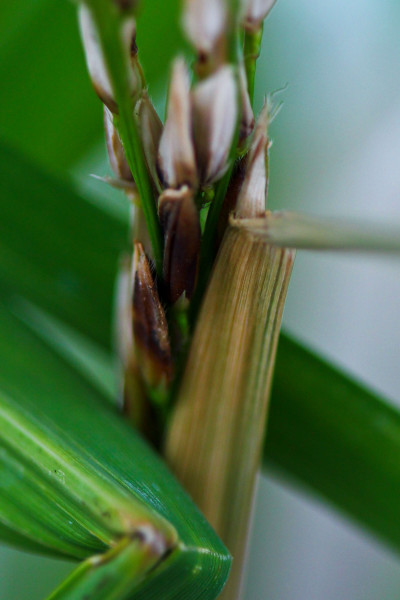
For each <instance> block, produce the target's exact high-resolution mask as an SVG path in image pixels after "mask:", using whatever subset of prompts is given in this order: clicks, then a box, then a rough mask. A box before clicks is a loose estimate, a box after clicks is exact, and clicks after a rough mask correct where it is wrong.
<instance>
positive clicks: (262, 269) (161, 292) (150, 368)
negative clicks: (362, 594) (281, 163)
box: [0, 0, 400, 600]
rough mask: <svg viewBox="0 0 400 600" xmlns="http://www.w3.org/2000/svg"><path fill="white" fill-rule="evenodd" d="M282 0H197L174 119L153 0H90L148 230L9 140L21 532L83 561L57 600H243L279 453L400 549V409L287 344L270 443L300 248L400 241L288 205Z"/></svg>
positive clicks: (1, 317)
mask: <svg viewBox="0 0 400 600" xmlns="http://www.w3.org/2000/svg"><path fill="white" fill-rule="evenodd" d="M273 4H274V2H271V1H265V2H259V3H258V2H252V1H251V0H246V1H244V0H243V1H242V2H238V1H233V0H232V2H225V1H224V0H210V1H205V0H203V1H202V2H200V1H199V0H186V1H185V2H184V3H183V5H182V13H181V24H182V31H183V33H184V35H185V36H186V39H187V41H188V44H189V49H188V51H187V54H186V55H185V56H183V55H178V56H176V57H174V60H173V62H172V64H171V65H170V72H169V73H170V75H169V84H168V91H167V93H166V96H167V110H166V116H165V119H164V120H163V121H162V120H161V119H160V116H159V115H158V113H157V111H156V109H155V107H154V105H153V102H152V98H151V96H150V94H149V90H148V86H147V83H146V73H145V70H144V69H143V67H142V64H141V62H140V44H139V43H138V40H137V33H138V32H137V22H136V17H137V11H138V7H137V5H136V2H133V1H129V0H128V1H125V0H124V1H122V0H113V1H112V0H85V1H82V2H79V3H78V6H77V10H78V18H79V27H80V32H81V37H82V42H83V47H84V50H85V56H86V62H87V67H88V73H89V76H90V79H91V82H92V84H93V87H94V90H95V91H96V93H97V95H98V96H99V98H100V100H101V102H102V103H103V105H104V127H105V139H106V146H107V151H108V156H109V161H110V165H111V168H112V170H113V176H112V177H106V178H104V179H105V181H104V184H105V185H111V186H113V187H116V188H118V189H120V191H121V194H124V195H125V198H126V200H125V202H126V205H127V206H129V207H130V212H131V219H130V224H129V227H127V223H125V224H124V225H123V224H121V222H119V221H118V220H116V219H113V218H111V217H110V215H109V214H107V213H104V212H102V211H101V210H99V209H98V208H97V207H93V206H90V205H88V204H86V203H85V202H84V201H82V200H81V198H80V197H79V196H78V195H77V194H76V193H75V192H73V191H72V190H71V189H68V188H67V187H65V186H63V185H62V184H61V183H56V182H55V181H53V180H52V179H51V178H50V179H48V178H46V177H43V175H42V174H41V173H40V172H39V171H38V170H37V169H36V168H35V166H33V165H31V164H29V162H27V161H26V160H25V159H21V158H20V157H17V156H15V155H14V154H13V152H10V151H9V150H8V149H4V150H2V154H3V157H2V158H3V160H2V171H3V179H4V181H5V183H6V185H7V189H8V198H7V202H4V203H3V205H2V208H1V210H2V234H1V244H2V246H3V250H4V251H3V253H2V255H3V258H2V259H0V261H1V262H0V269H1V272H2V275H1V277H2V284H3V289H4V292H3V294H2V304H1V311H0V329H1V352H2V359H3V368H2V370H1V380H0V381H1V404H0V419H1V421H2V423H1V438H0V444H1V453H0V456H1V463H0V464H1V478H0V488H1V496H0V534H1V537H2V539H3V540H4V541H5V542H7V543H10V544H13V545H16V546H18V547H22V548H25V549H27V550H32V551H35V552H42V553H44V554H47V555H51V556H59V557H65V558H69V559H73V560H75V561H79V565H78V566H77V567H76V569H75V570H74V571H73V572H72V574H71V575H70V576H69V577H68V578H67V579H66V580H65V581H64V582H63V583H61V585H60V586H59V587H58V588H57V589H56V590H55V591H54V592H53V593H52V594H51V595H50V596H49V598H51V599H56V598H60V599H75V600H79V599H80V600H83V599H89V598H93V599H99V600H100V599H102V598H104V600H111V599H112V598H115V599H120V600H123V599H125V598H140V599H141V598H143V599H145V598H146V599H147V598H153V597H158V598H162V599H164V598H165V600H167V599H168V598H171V599H172V598H176V599H178V598H204V599H206V598H209V599H210V600H211V599H213V598H217V597H221V598H226V599H227V600H228V599H234V598H239V597H240V595H241V589H242V576H243V565H244V559H245V555H246V543H247V537H248V531H249V526H250V521H251V508H252V504H253V499H254V490H255V481H256V475H257V472H258V470H259V468H260V464H261V461H262V459H263V457H264V460H267V458H269V460H272V461H274V462H275V463H277V464H279V465H280V466H281V467H282V468H284V469H286V470H287V471H288V472H290V473H292V474H293V475H295V476H297V477H299V478H301V479H303V480H304V481H305V482H307V483H308V484H309V485H312V486H313V487H314V488H316V489H317V490H318V491H319V492H320V493H322V494H324V495H327V496H328V497H329V498H330V499H331V500H333V501H334V502H335V503H336V504H337V505H338V506H339V507H340V508H342V509H343V510H344V511H346V512H348V513H350V514H352V515H353V516H354V518H356V519H357V520H359V521H362V522H363V523H364V524H365V525H366V526H367V527H369V528H370V529H372V530H374V531H375V532H376V533H378V534H379V535H380V536H382V537H383V538H385V539H387V540H388V541H389V542H391V543H392V544H395V545H398V543H399V533H398V532H397V528H396V526H395V523H396V517H397V508H396V501H395V499H396V493H395V492H396V490H397V488H398V476H397V467H396V464H394V463H393V460H392V457H393V456H394V455H397V454H398V448H397V446H398V443H399V442H398V440H399V435H398V433H399V426H400V421H399V415H398V413H397V412H396V411H395V410H393V409H391V408H389V406H388V405H386V404H385V403H384V402H383V401H382V400H379V399H378V398H376V397H375V396H374V395H373V394H371V393H369V392H368V391H366V390H365V389H363V388H361V387H360V386H358V385H357V384H355V383H353V382H351V381H349V380H348V379H347V378H346V377H345V376H344V375H342V374H340V373H338V372H336V371H335V370H334V369H333V368H331V367H330V366H329V365H327V364H325V363H323V362H322V361H320V360H319V359H318V358H317V357H315V356H313V355H312V354H310V353H309V352H308V351H306V350H304V349H303V348H302V347H301V346H299V345H298V344H296V343H295V342H293V341H292V340H290V339H289V338H287V337H283V339H282V340H281V343H280V354H279V360H278V364H277V368H276V371H275V383H274V390H273V407H272V418H271V427H270V430H269V434H268V436H267V437H266V438H265V430H266V422H267V414H268V405H269V396H270V391H271V385H272V378H273V374H274V368H275V359H276V353H277V347H278V337H279V330H280V324H281V318H282V312H283V308H284V302H285V297H286V292H287V288H288V285H289V279H290V275H291V271H292V267H293V262H294V257H295V252H296V249H304V248H312V249H321V250H324V249H331V250H332V249H333V250H335V249H337V250H341V251H343V250H347V251H350V250H357V251H362V252H364V251H367V252H371V251H374V252H384V253H391V254H393V253H398V251H399V249H400V241H399V240H400V237H399V229H398V228H396V227H395V226H381V227H380V228H378V227H376V226H375V225H371V226H365V225H363V224H357V223H347V222H342V221H335V220H329V219H321V218H317V217H309V216H306V215H302V214H300V213H294V212H279V213H275V212H271V211H270V210H269V208H268V179H269V170H270V164H269V153H270V146H271V140H270V135H269V127H270V124H271V122H272V121H273V119H274V118H275V117H276V116H277V113H278V112H279V108H280V103H279V94H269V95H266V97H265V102H264V106H263V108H262V110H261V111H260V112H259V114H254V109H253V92H254V81H255V73H256V65H257V58H258V54H259V50H260V44H261V39H262V31H263V21H264V19H265V18H266V17H267V16H268V14H269V12H270V10H271V9H272V8H273ZM142 10H143V11H146V3H145V2H143V6H142ZM160 44H162V40H160ZM27 181H29V196H27V194H26V192H25V189H26V185H27ZM32 198H35V199H37V201H38V202H35V203H33V202H32ZM13 199H14V201H12V200H13ZM10 200H11V201H10ZM22 212H23V214H24V235H23V236H21V237H19V238H15V235H14V234H13V226H14V224H15V223H16V222H18V223H19V225H21V222H20V221H19V220H18V215H20V214H21V213H22ZM54 231H57V232H60V233H59V234H57V235H54ZM66 240H69V241H66ZM117 259H118V261H119V267H118V273H117V272H116V260H117ZM115 280H116V284H115V285H114V281H115ZM113 288H114V291H113ZM111 305H113V315H114V317H113V321H114V326H113V340H114V342H113V355H114V358H115V362H116V371H117V380H118V386H117V389H115V387H114V386H113V383H112V382H113V374H112V372H111V369H110V363H109V361H108V360H107V359H105V356H104V346H106V345H107V341H106V340H107V339H108V338H109V335H110V331H109V317H108V313H109V311H110V307H111ZM101 346H103V350H101ZM321 397H324V399H325V400H324V402H321ZM312 419H316V420H318V422H319V423H320V424H321V427H320V430H319V432H318V435H315V432H314V431H313V429H312ZM382 419H383V420H384V423H385V425H384V427H382ZM355 429H356V430H357V432H358V435H357V436H353V435H351V432H352V431H354V430H355ZM332 444H334V445H336V450H335V451H337V452H338V455H339V456H340V457H341V460H337V461H334V463H333V464H332V461H330V460H326V459H327V457H328V456H329V455H330V454H331V453H332ZM298 449H300V451H299V450H298ZM360 452H361V453H362V454H363V457H364V460H365V461H366V463H367V464H368V477H369V481H368V482H366V481H365V479H364V478H360V479H354V477H352V476H349V471H348V465H349V464H350V465H351V464H353V465H354V464H357V457H358V456H359V454H360ZM388 464H390V465H391V468H388ZM371 480H372V481H374V482H375V485H372V486H371ZM178 482H179V483H178Z"/></svg>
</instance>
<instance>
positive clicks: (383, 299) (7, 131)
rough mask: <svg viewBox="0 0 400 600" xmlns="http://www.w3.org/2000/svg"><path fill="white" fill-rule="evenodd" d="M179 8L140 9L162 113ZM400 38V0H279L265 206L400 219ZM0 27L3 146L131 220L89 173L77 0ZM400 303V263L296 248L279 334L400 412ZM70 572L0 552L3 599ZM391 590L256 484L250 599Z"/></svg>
mask: <svg viewBox="0 0 400 600" xmlns="http://www.w3.org/2000/svg"><path fill="white" fill-rule="evenodd" d="M177 14H178V2H176V1H175V0H174V1H173V2H172V1H169V2H165V0H142V12H141V15H140V18H139V24H138V45H139V49H140V55H141V60H142V62H143V64H144V67H145V71H146V75H147V77H148V79H149V82H150V91H151V94H152V96H153V99H154V101H155V103H156V105H157V107H158V109H159V111H160V115H161V116H162V114H163V106H164V97H163V89H165V81H166V77H167V74H168V63H169V60H170V58H171V56H172V55H173V54H174V53H175V51H176V50H178V49H179V48H181V47H182V38H181V36H180V33H179V29H178V19H177ZM399 32H400V3H399V2H398V0H336V2H324V1H322V0H278V2H277V5H276V6H275V8H274V9H273V11H272V13H271V15H270V17H269V18H268V21H267V23H266V26H265V35H264V43H263V49H262V55H261V58H260V63H259V67H258V75H257V85H256V105H257V107H258V108H260V107H261V105H262V101H263V96H264V94H265V92H266V91H269V92H270V91H273V90H277V89H279V88H282V87H283V86H285V85H286V84H287V89H286V90H285V91H284V93H283V94H281V96H280V98H281V99H282V100H283V101H284V106H283V110H282V111H281V113H280V115H279V117H278V118H277V119H276V121H275V122H274V123H273V125H272V130H271V135H272V137H273V140H274V145H273V148H272V152H271V186H270V196H269V205H270V207H271V208H290V209H296V210H302V211H305V212H307V213H313V214H319V215H330V216H343V217H352V218H358V219H365V220H368V221H384V222H393V221H396V222H399V223H400V168H399V161H400V42H399V39H400V37H399ZM0 34H1V35H0V80H1V81H2V85H1V86H0V105H1V111H0V137H1V140H2V141H3V142H6V143H9V144H10V145H11V146H13V147H14V148H16V149H18V150H19V151H20V152H22V153H23V154H24V155H26V156H28V157H29V158H30V159H31V160H32V161H34V162H35V163H37V164H39V165H40V166H41V167H43V169H45V170H47V171H51V172H52V173H54V174H56V175H57V176H59V177H60V178H66V179H70V180H72V181H73V182H74V185H75V186H76V187H77V188H79V189H80V190H81V191H82V192H83V193H84V194H85V196H86V198H87V200H88V201H89V202H94V203H100V204H103V205H105V206H106V208H107V210H111V211H113V213H114V214H116V215H118V216H121V218H125V216H126V211H127V206H126V203H125V202H124V198H123V196H122V195H121V194H119V193H118V192H115V191H112V190H109V189H108V188H107V187H106V186H104V184H101V183H99V182H96V181H94V180H93V179H90V178H89V173H96V174H99V175H104V174H106V173H107V172H108V167H107V165H106V160H105V148H104V142H103V136H102V108H101V105H100V102H99V101H98V100H97V98H96V97H95V95H94V93H93V92H92V89H91V87H90V84H89V82H88V79H87V76H86V72H85V68H84V59H83V55H82V51H81V47H80V42H79V38H78V32H77V26H76V16H75V7H74V5H73V4H72V3H70V2H68V1H67V0H63V1H60V0H37V1H36V2H32V1H31V0H19V2H18V3H6V2H3V3H1V4H0ZM27 185H29V182H27ZM0 193H1V192H0ZM110 197H111V198H112V203H111V204H110V202H109V201H110ZM399 298H400V261H399V260H396V259H390V258H384V259H383V258H372V257H368V258H366V257H360V256H356V255H351V256H350V255H344V254H343V255H340V254H336V255H333V254H330V253H326V254H317V253H307V252H299V253H298V256H297V259H296V264H295V269H294V273H293V277H292V281H291V285H290V289H289V295H288V301H287V306H286V311H285V315H284V326H285V328H286V330H287V331H289V332H290V333H292V334H293V335H294V336H296V337H297V338H298V339H300V340H301V341H303V342H304V343H306V344H307V345H309V346H310V347H311V348H313V349H316V350H317V351H318V352H319V353H321V354H322V355H324V356H325V357H327V358H329V359H330V360H331V361H333V362H334V363H336V364H337V365H339V366H340V367H342V368H344V369H345V370H346V371H348V372H350V373H351V374H352V375H354V376H355V377H356V378H358V379H360V380H362V381H364V382H365V383H367V384H368V385H369V386H371V387H373V388H375V389H377V390H378V391H380V392H381V393H383V394H385V395H386V396H387V397H388V399H390V400H391V401H393V402H395V403H396V402H397V404H399V405H400V368H399V367H400V303H399ZM70 569H71V565H70V564H65V563H60V562H58V561H52V560H49V559H43V558H40V557H34V556H30V555H28V554H24V553H22V552H17V551H15V550H9V549H5V548H1V549H0V598H2V599H4V600H15V599H16V598H18V599H20V600H24V599H29V600H40V599H41V598H43V597H44V596H45V595H46V594H47V593H49V591H50V590H51V589H52V587H54V585H56V583H58V582H59V580H60V579H61V577H62V576H63V575H65V573H67V572H68V571H69V570H70ZM399 593H400V561H399V557H398V556H397V555H396V554H394V553H392V552H391V551H390V550H389V549H387V548H386V547H384V546H383V545H381V543H380V542H378V541H376V540H375V539H373V538H372V537H371V536H369V534H367V533H365V532H363V531H361V530H360V529H358V528H357V527H356V526H355V525H353V524H352V523H350V522H349V521H347V520H346V519H345V518H344V517H342V516H341V515H339V514H338V513H336V512H335V511H334V510H333V509H331V508H330V507H329V506H327V505H326V504H322V503H321V502H320V501H319V500H318V499H317V498H315V497H313V496H311V495H309V494H308V493H307V492H306V491H304V490H300V489H298V488H294V487H292V486H291V485H290V484H288V483H287V482H285V481H282V480H281V478H280V477H279V474H277V473H269V474H268V477H264V476H262V477H260V483H259V493H258V496H257V505H256V515H255V525H254V531H253V534H252V540H251V551H250V556H249V565H248V574H247V587H246V592H245V598H246V599H247V600H259V599H268V600H339V599H340V600H343V599H346V600H347V599H349V600H389V599H390V600H392V599H393V598H395V597H398V595H399Z"/></svg>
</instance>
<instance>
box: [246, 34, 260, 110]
mask: <svg viewBox="0 0 400 600" xmlns="http://www.w3.org/2000/svg"><path fill="white" fill-rule="evenodd" d="M263 28H264V23H262V25H261V27H260V28H259V29H257V30H256V31H246V32H245V34H244V50H243V55H244V68H245V71H246V77H247V89H248V91H249V98H250V102H251V104H253V99H254V82H255V75H256V64H257V59H258V57H259V56H260V50H261V42H262V36H263Z"/></svg>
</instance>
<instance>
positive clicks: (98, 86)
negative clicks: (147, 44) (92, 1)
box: [79, 4, 142, 113]
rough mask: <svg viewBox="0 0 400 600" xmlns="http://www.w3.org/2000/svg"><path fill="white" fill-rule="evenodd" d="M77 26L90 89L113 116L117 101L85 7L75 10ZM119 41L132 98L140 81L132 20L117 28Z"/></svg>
mask: <svg viewBox="0 0 400 600" xmlns="http://www.w3.org/2000/svg"><path fill="white" fill-rule="evenodd" d="M79 24H80V29H81V37H82V41H83V46H84V50H85V55H86V63H87V67H88V71H89V75H90V78H91V80H92V84H93V87H94V89H95V91H96V93H97V95H98V96H99V98H100V100H101V101H102V102H104V104H105V105H106V106H107V107H108V108H109V109H110V111H111V112H114V113H117V112H118V107H117V102H116V99H115V94H114V90H113V85H112V81H111V79H110V76H109V73H108V69H107V65H106V63H105V60H104V56H103V51H102V48H101V42H100V38H99V34H98V31H97V27H96V23H95V21H94V19H93V15H92V12H91V10H90V9H89V8H88V7H87V6H86V5H85V4H81V5H80V7H79ZM121 41H122V44H123V49H124V52H126V63H127V77H128V83H129V89H130V92H131V95H132V96H134V95H135V94H136V93H137V92H138V91H139V90H140V88H141V85H142V81H141V74H140V69H139V67H138V64H137V59H136V54H137V48H136V24H135V21H134V19H133V18H127V19H125V20H124V21H123V23H122V26H121Z"/></svg>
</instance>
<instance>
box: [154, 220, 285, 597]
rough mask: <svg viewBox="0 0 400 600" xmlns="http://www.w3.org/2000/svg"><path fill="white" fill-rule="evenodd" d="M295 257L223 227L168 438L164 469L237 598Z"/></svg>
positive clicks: (227, 593)
mask: <svg viewBox="0 0 400 600" xmlns="http://www.w3.org/2000/svg"><path fill="white" fill-rule="evenodd" d="M293 259H294V253H293V252H292V251H291V250H286V249H278V248H273V247H272V246H269V245H268V244H267V243H266V242H265V241H264V240H261V239H259V238H258V239H257V238H255V237H254V236H253V235H252V234H251V233H250V232H248V231H245V230H244V229H241V228H237V227H234V226H231V227H230V228H229V229H228V231H227V234H226V236H225V238H224V240H223V242H222V246H221V250H220V252H219V255H218V258H217V262H216V266H215V269H214V271H213V274H212V276H211V280H210V283H209V286H208V289H207V292H206V296H205V299H204V303H203V306H202V309H201V312H200V315H199V319H198V323H197V326H196V330H195V334H194V338H193V342H192V346H191V349H190V352H189V358H188V363H187V367H186V370H185V374H184V377H183V381H182V385H181V389H180V391H179V394H178V400H177V405H176V407H175V409H174V411H173V414H172V418H171V421H170V425H169V429H168V432H167V439H166V446H165V453H166V456H167V460H168V461H169V464H170V465H171V466H172V468H173V470H174V471H175V473H176V474H177V476H178V478H179V479H180V480H181V482H182V483H183V485H184V486H185V487H186V489H187V490H188V491H189V493H190V494H191V495H192V497H193V498H194V500H195V502H196V503H197V505H198V506H199V507H200V508H201V510H202V512H203V513H204V514H205V516H206V518H207V519H208V520H209V522H210V523H211V524H212V525H213V527H214V528H215V530H216V531H217V533H218V534H219V535H220V536H221V538H222V539H223V540H224V542H225V544H226V545H227V547H228V549H229V551H230V552H231V553H232V555H233V557H234V563H233V564H234V567H233V571H232V574H231V577H230V579H229V581H228V585H227V588H226V590H225V591H224V592H223V596H222V597H223V598H224V600H228V599H229V600H233V599H235V598H237V597H238V594H239V590H240V583H241V576H242V571H243V568H242V567H243V560H244V556H245V548H246V539H247V532H248V527H249V520H250V514H251V507H252V501H253V493H254V486H255V478H256V473H257V470H258V466H259V458H260V452H261V447H262V441H263V437H264V425H265V421H266V413H267V406H268V397H269V390H270V385H271V377H272V371H273V366H274V360H275V353H276V348H277V342H278V336H279V326H280V322H281V316H282V311H283V305H284V300H285V296H286V290H287V286H288V283H289V278H290V273H291V268H292V264H293Z"/></svg>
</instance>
